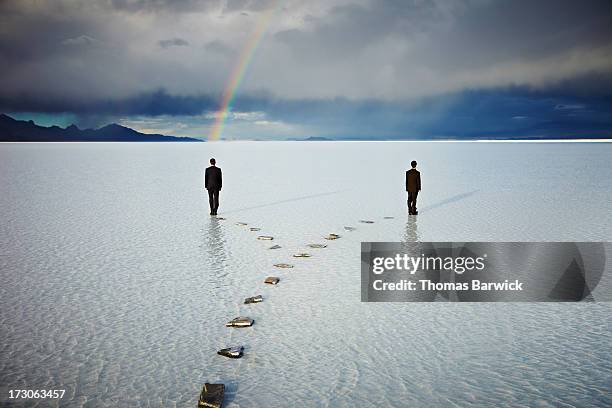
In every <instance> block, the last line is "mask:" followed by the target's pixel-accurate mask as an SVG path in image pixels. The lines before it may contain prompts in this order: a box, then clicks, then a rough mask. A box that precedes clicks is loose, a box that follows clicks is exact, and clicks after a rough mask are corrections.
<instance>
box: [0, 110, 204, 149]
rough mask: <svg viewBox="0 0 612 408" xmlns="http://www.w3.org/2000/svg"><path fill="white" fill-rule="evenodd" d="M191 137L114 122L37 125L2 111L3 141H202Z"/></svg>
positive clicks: (0, 117) (1, 130) (0, 126)
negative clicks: (149, 131)
mask: <svg viewBox="0 0 612 408" xmlns="http://www.w3.org/2000/svg"><path fill="white" fill-rule="evenodd" d="M201 141H202V140H200V139H193V138H190V137H174V136H165V135H158V134H147V133H140V132H137V131H135V130H134V129H130V128H128V127H125V126H121V125H118V124H116V123H112V124H110V125H107V126H104V127H101V128H99V129H79V128H78V127H76V126H75V125H70V126H68V127H67V128H61V127H59V126H51V127H44V126H38V125H37V124H35V123H34V122H33V121H31V120H30V121H25V120H16V119H13V118H11V117H10V116H8V115H5V114H0V142H201Z"/></svg>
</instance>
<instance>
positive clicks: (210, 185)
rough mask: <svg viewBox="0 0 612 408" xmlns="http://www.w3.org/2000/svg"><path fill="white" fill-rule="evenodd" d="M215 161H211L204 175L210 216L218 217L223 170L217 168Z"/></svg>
mask: <svg viewBox="0 0 612 408" xmlns="http://www.w3.org/2000/svg"><path fill="white" fill-rule="evenodd" d="M215 163H216V161H215V159H210V167H208V168H207V169H206V172H205V173H204V187H206V190H208V204H209V205H210V215H217V208H219V191H221V185H222V178H221V169H220V168H218V167H217V166H215Z"/></svg>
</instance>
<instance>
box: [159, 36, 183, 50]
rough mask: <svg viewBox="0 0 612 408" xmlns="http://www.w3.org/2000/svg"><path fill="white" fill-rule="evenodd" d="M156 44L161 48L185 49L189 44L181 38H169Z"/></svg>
mask: <svg viewBox="0 0 612 408" xmlns="http://www.w3.org/2000/svg"><path fill="white" fill-rule="evenodd" d="M157 44H158V45H159V46H160V47H162V48H170V47H187V46H188V45H189V42H188V41H187V40H184V39H182V38H170V39H168V40H159V41H158V42H157Z"/></svg>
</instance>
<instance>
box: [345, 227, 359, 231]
mask: <svg viewBox="0 0 612 408" xmlns="http://www.w3.org/2000/svg"><path fill="white" fill-rule="evenodd" d="M344 229H345V230H347V231H355V230H356V229H357V228H355V227H344Z"/></svg>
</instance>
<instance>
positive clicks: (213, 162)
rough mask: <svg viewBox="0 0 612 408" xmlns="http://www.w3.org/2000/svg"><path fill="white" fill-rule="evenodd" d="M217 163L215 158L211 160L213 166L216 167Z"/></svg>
mask: <svg viewBox="0 0 612 408" xmlns="http://www.w3.org/2000/svg"><path fill="white" fill-rule="evenodd" d="M215 163H217V161H216V160H215V159H214V158H213V159H210V164H212V165H213V166H214V165H215Z"/></svg>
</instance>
